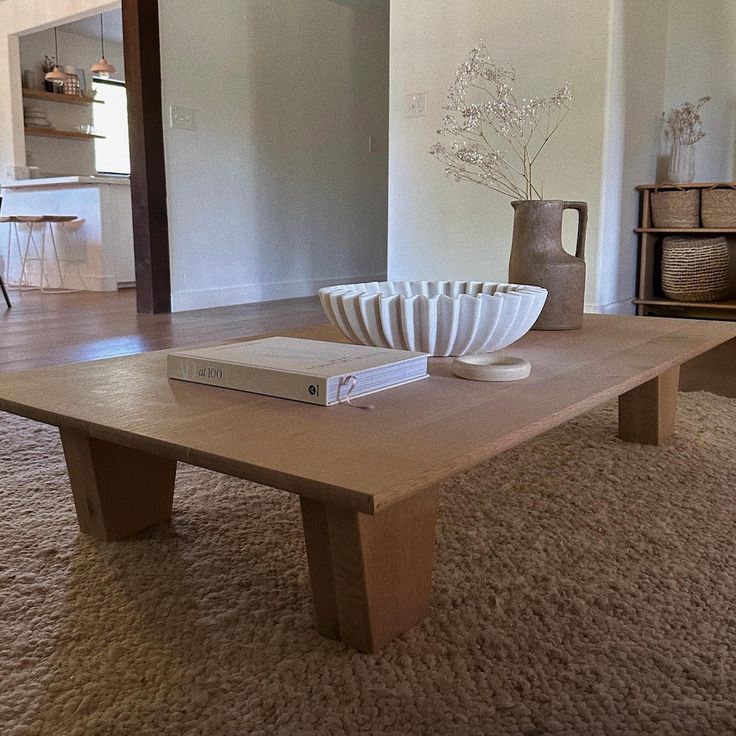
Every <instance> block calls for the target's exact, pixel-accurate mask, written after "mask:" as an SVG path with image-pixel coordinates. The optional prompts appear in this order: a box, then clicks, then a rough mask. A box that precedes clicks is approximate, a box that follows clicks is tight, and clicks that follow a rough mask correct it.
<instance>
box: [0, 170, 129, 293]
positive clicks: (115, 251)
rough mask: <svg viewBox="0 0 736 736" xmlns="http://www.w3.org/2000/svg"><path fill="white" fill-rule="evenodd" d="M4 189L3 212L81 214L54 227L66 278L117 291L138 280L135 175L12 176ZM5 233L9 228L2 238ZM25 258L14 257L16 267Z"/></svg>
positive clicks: (81, 284) (82, 285) (92, 287)
mask: <svg viewBox="0 0 736 736" xmlns="http://www.w3.org/2000/svg"><path fill="white" fill-rule="evenodd" d="M0 193H1V194H2V198H3V202H2V214H3V215H74V216H76V217H77V218H79V219H78V220H76V221H75V222H73V223H68V224H59V225H56V226H54V227H55V233H56V234H57V237H58V239H59V246H60V250H61V255H62V256H63V258H64V259H65V260H64V262H63V263H62V271H64V272H65V273H64V280H65V282H68V283H69V284H73V285H74V286H78V287H79V288H83V289H85V290H87V291H115V290H116V289H117V288H118V287H119V286H120V285H126V286H128V285H132V284H133V283H135V260H134V257H133V213H132V208H131V199H130V177H127V176H54V177H46V178H43V179H20V180H15V181H10V180H9V181H6V182H4V183H3V184H2V190H1V191H0ZM0 227H2V226H0ZM21 228H22V226H21ZM3 236H4V232H3V233H2V235H0V239H1V238H2V237H3ZM5 237H7V236H5ZM0 242H1V240H0ZM0 247H1V246H0ZM19 260H20V259H19V258H15V259H14V260H11V263H12V266H13V267H14V268H15V267H16V266H17V265H18V264H17V263H16V261H19ZM67 273H68V277H67ZM12 275H13V274H11V276H12ZM18 275H19V274H15V276H16V277H17V276H18ZM52 286H54V284H52Z"/></svg>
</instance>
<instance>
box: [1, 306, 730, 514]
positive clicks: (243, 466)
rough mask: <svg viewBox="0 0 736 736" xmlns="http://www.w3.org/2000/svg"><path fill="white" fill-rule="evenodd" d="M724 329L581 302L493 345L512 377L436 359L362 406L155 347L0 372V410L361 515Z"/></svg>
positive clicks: (600, 397)
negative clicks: (578, 314) (306, 394)
mask: <svg viewBox="0 0 736 736" xmlns="http://www.w3.org/2000/svg"><path fill="white" fill-rule="evenodd" d="M284 334H291V335H295V336H296V335H298V336H300V337H308V338H313V339H322V340H325V339H327V340H330V339H332V340H339V339H341V338H340V336H339V334H338V333H337V331H336V330H334V329H333V328H331V327H317V328H310V329H305V330H299V331H295V332H292V333H284ZM733 337H736V324H734V323H731V322H715V321H702V320H677V319H664V318H654V317H652V318H649V317H619V316H602V315H586V317H585V320H584V326H583V328H582V329H581V330H572V331H565V332H530V333H528V334H527V335H526V336H525V337H524V338H522V339H521V340H520V341H519V342H517V343H514V344H513V345H511V346H510V347H508V348H506V349H505V350H504V351H503V352H504V353H507V354H510V355H515V356H519V357H522V358H527V359H528V360H530V361H531V363H532V374H531V376H530V377H529V378H528V379H526V380H524V381H520V382H518V383H478V382H473V381H466V380H463V379H460V378H455V377H454V376H453V375H452V372H451V363H452V359H451V358H437V359H432V360H430V374H431V375H430V378H429V379H426V380H423V381H419V382H417V383H413V384H409V385H406V386H402V387H400V388H396V389H391V390H387V391H383V392H380V393H377V394H374V395H373V396H371V397H367V398H364V399H362V400H356V403H358V404H361V403H368V402H369V401H370V403H372V404H374V405H375V409H374V410H373V411H361V410H358V409H356V408H353V407H350V406H346V405H340V406H333V407H321V406H315V405H311V404H303V403H299V402H296V401H288V400H284V399H276V398H272V397H267V396H259V395H256V394H249V393H244V392H240V391H231V390H228V389H222V388H215V387H210V386H202V385H197V384H192V383H184V382H181V381H172V380H169V379H167V377H166V353H167V352H168V351H157V352H152V353H144V354H141V355H135V356H130V357H125V358H113V359H110V360H102V361H92V362H88V363H74V364H69V365H64V366H57V367H53V368H43V369H37V370H31V371H23V372H20V373H11V374H3V375H0V409H4V410H6V411H9V412H12V413H15V414H19V415H22V416H26V417H30V418H32V419H35V420H37V421H40V422H45V423H48V424H52V425H57V426H63V427H72V428H76V429H80V430H83V431H85V432H87V433H89V434H90V435H91V436H93V437H97V438H99V439H103V440H107V441H109V442H115V443H118V444H121V445H125V446H128V447H132V448H136V449H139V450H143V451H146V452H149V453H151V454H155V455H161V456H163V457H169V458H173V459H176V460H180V461H182V462H186V463H190V464H193V465H199V466H202V467H206V468H211V469H213V470H218V471H221V472H224V473H227V474H230V475H234V476H237V477H243V478H248V479H251V480H254V481H257V482H260V483H264V484H266V485H269V486H273V487H275V488H283V489H285V490H288V491H292V492H296V493H299V494H301V495H303V496H307V497H310V498H314V499H318V500H323V501H329V502H331V503H337V504H343V505H345V506H348V507H351V508H353V509H355V510H357V511H361V512H364V513H368V514H373V513H376V512H378V511H381V510H382V509H385V508H387V507H389V506H390V505H392V504H393V503H395V502H396V501H398V500H400V499H403V498H406V497H407V496H409V495H411V494H413V493H416V492H417V491H419V490H422V489H424V488H426V487H428V486H430V485H432V484H435V483H437V482H439V481H441V480H443V479H445V478H447V477H450V476H452V475H454V474H456V473H458V472H460V471H462V470H465V469H467V468H469V467H472V466H474V465H476V464H478V463H479V462H482V461H484V460H487V459H488V458H490V457H492V456H493V455H495V454H497V453H499V452H501V451H503V450H505V449H508V448H510V447H513V446H515V445H518V444H520V443H522V442H524V441H526V440H528V439H530V438H532V437H534V436H535V435H538V434H540V433H542V432H544V431H545V430H547V429H550V428H551V427H554V426H556V425H558V424H561V423H562V422H564V421H566V420H568V419H570V418H572V417H574V416H576V415H578V414H581V413H583V412H585V411H587V410H589V409H591V408H592V407H594V406H596V405H598V404H600V403H602V402H604V401H606V400H608V399H611V398H613V397H616V396H618V395H620V394H622V393H624V392H626V391H628V390H630V389H632V388H634V387H636V386H638V385H640V384H642V383H645V382H646V381H648V380H650V379H652V378H654V377H655V376H657V375H659V374H660V373H662V372H664V371H665V370H667V369H669V368H672V367H674V366H676V365H680V364H681V363H683V362H684V361H686V360H688V359H690V358H692V357H694V356H696V355H699V354H701V353H703V352H706V351H707V350H709V349H710V348H712V347H715V346H716V345H719V344H720V343H723V342H725V341H727V340H729V339H731V338H733Z"/></svg>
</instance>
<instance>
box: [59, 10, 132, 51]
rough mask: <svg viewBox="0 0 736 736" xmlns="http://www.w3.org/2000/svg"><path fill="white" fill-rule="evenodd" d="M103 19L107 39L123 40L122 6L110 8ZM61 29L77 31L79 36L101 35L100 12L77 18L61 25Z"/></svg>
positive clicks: (103, 15) (68, 31)
mask: <svg viewBox="0 0 736 736" xmlns="http://www.w3.org/2000/svg"><path fill="white" fill-rule="evenodd" d="M102 20H103V22H104V24H105V41H117V43H122V42H123V14H122V12H121V11H120V8H118V9H117V10H110V11H108V12H107V13H103V14H102ZM59 30H60V31H66V32H67V33H76V34H77V35H78V36H89V37H90V38H99V37H100V16H99V13H98V14H96V15H92V16H90V17H89V18H82V20H76V21H74V23H66V24H65V25H63V26H59Z"/></svg>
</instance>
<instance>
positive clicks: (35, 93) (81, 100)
mask: <svg viewBox="0 0 736 736" xmlns="http://www.w3.org/2000/svg"><path fill="white" fill-rule="evenodd" d="M23 97H24V98H26V99H28V100H46V102H61V103H63V104H64V105H87V106H89V105H92V104H95V105H104V104H105V103H104V102H103V101H102V100H93V99H90V98H89V97H81V96H79V95H62V94H58V93H55V92H43V91H42V90H40V89H24V90H23Z"/></svg>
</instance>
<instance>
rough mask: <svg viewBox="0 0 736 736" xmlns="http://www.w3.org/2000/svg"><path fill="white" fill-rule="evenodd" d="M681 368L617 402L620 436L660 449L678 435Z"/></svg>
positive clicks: (642, 386)
mask: <svg viewBox="0 0 736 736" xmlns="http://www.w3.org/2000/svg"><path fill="white" fill-rule="evenodd" d="M679 381H680V367H679V366H677V367H676V368H671V369H670V370H668V371H666V372H665V373H662V374H661V375H659V376H657V377H656V378H653V379H652V380H651V381H647V382H646V383H644V384H642V385H641V386H637V388H635V389H632V390H631V391H629V392H627V393H625V394H622V395H621V396H619V398H618V435H619V437H620V438H621V439H622V440H626V441H627V442H639V443H640V444H643V445H658V444H660V443H661V442H664V441H665V440H666V439H667V438H669V437H671V436H672V435H673V434H674V432H675V415H676V414H677V389H678V386H679Z"/></svg>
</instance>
